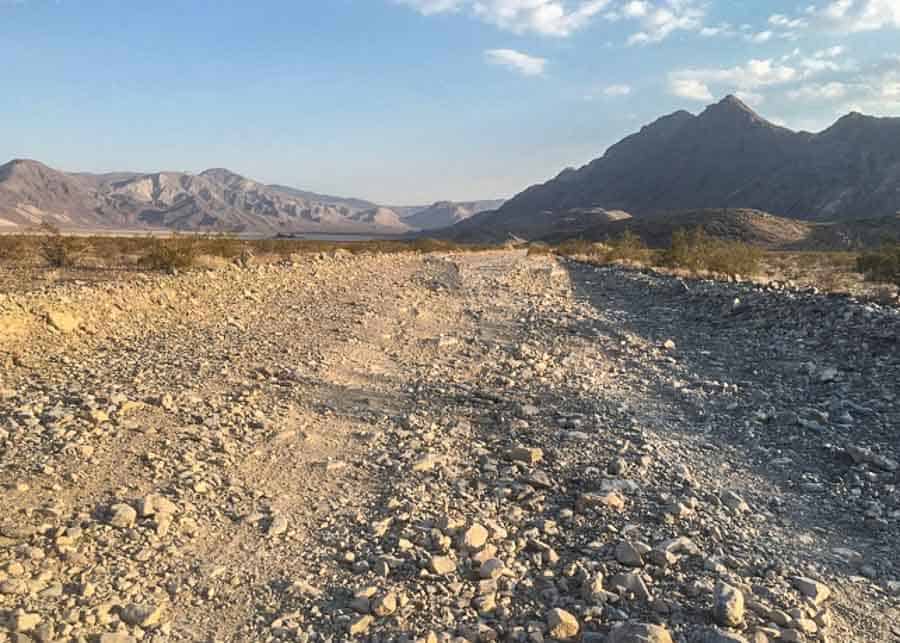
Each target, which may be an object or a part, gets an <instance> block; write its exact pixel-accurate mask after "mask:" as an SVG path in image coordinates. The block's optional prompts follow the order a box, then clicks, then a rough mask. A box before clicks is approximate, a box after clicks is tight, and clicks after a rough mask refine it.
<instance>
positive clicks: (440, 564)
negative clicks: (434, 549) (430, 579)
mask: <svg viewBox="0 0 900 643" xmlns="http://www.w3.org/2000/svg"><path fill="white" fill-rule="evenodd" d="M430 565H431V571H433V572H434V573H435V574H437V575H439V576H446V575H447V574H452V573H453V572H455V571H456V562H454V560H453V559H452V558H450V557H449V556H433V557H432V558H431V563H430Z"/></svg>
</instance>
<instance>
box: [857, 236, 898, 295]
mask: <svg viewBox="0 0 900 643" xmlns="http://www.w3.org/2000/svg"><path fill="white" fill-rule="evenodd" d="M856 270H857V272H860V273H862V274H863V275H865V277H866V279H867V280H869V281H880V282H884V283H892V284H896V285H898V286H900V243H889V244H885V245H883V246H882V247H881V248H880V249H879V250H877V251H875V252H867V253H864V254H862V255H860V256H859V257H858V258H857V260H856Z"/></svg>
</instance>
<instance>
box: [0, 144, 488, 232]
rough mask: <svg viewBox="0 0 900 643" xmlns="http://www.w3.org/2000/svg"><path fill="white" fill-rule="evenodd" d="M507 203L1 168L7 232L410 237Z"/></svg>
mask: <svg viewBox="0 0 900 643" xmlns="http://www.w3.org/2000/svg"><path fill="white" fill-rule="evenodd" d="M500 203H502V202H501V201H485V202H482V201H477V202H465V203H456V202H452V201H442V202H439V203H436V204H434V205H431V206H412V207H407V208H404V209H402V211H400V212H398V211H394V210H393V209H391V208H388V207H383V206H379V205H377V204H375V203H373V202H371V201H366V200H363V199H354V198H345V197H336V196H329V195H323V194H317V193H315V192H309V191H305V190H299V189H296V188H292V187H286V186H283V185H266V184H263V183H260V182H257V181H254V180H253V179H250V178H247V177H245V176H241V175H240V174H236V173H234V172H232V171H230V170H227V169H224V168H213V169H209V170H205V171H204V172H201V173H199V174H190V173H186V172H157V173H152V174H141V173H137V172H111V173H106V174H87V173H66V172H61V171H59V170H55V169H53V168H50V167H48V166H46V165H44V164H43V163H40V162H38V161H32V160H18V159H17V160H13V161H10V162H9V163H6V164H5V165H2V166H0V230H2V229H6V230H11V229H14V228H21V227H29V226H34V225H37V224H40V223H43V222H45V221H46V222H50V223H53V224H56V225H58V226H61V227H63V228H65V229H87V230H90V229H117V230H147V229H168V230H183V231H202V232H207V231H208V232H233V233H253V234H261V235H271V234H293V233H317V232H319V233H353V234H404V233H408V232H412V231H415V230H424V229H431V228H437V227H445V226H447V225H451V224H452V223H455V222H457V221H461V220H463V219H465V218H467V217H469V216H471V215H472V214H474V213H476V212H478V211H480V210H482V209H487V208H494V207H497V206H499V205H500Z"/></svg>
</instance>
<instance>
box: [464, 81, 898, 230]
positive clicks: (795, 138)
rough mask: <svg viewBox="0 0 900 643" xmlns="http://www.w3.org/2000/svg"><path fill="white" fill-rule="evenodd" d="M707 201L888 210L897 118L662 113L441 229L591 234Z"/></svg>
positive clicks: (870, 213) (798, 211) (830, 215)
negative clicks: (808, 125) (799, 119)
mask: <svg viewBox="0 0 900 643" xmlns="http://www.w3.org/2000/svg"><path fill="white" fill-rule="evenodd" d="M710 208H722V209H752V210H757V211H762V212H766V213H770V214H774V215H777V216H779V217H785V218H790V219H797V220H802V221H820V222H821V221H832V222H833V221H851V220H858V219H870V218H878V217H894V216H896V215H897V214H898V212H900V118H876V117H871V116H865V115H863V114H859V113H851V114H848V115H847V116H844V117H843V118H841V119H840V120H838V121H837V122H836V123H834V125H832V126H831V127H829V128H828V129H826V130H824V131H822V132H820V133H818V134H812V133H809V132H795V131H792V130H789V129H787V128H785V127H781V126H778V125H776V124H774V123H771V122H769V121H767V120H766V119H764V118H762V117H761V116H760V115H759V114H757V113H756V112H754V111H753V110H752V109H751V108H749V107H748V106H747V105H746V104H745V103H743V102H742V101H741V100H740V99H738V98H737V97H735V96H727V97H726V98H724V99H723V100H722V101H720V102H719V103H716V104H714V105H710V106H709V107H707V108H706V109H705V110H704V111H703V112H702V113H701V114H699V115H696V116H695V115H693V114H690V113H688V112H686V111H678V112H675V113H673V114H669V115H668V116H664V117H662V118H660V119H658V120H657V121H655V122H653V123H652V124H650V125H647V126H646V127H644V128H642V129H641V130H640V131H639V132H637V133H635V134H632V135H631V136H628V137H627V138H625V139H623V140H622V141H620V142H619V143H616V144H615V145H613V146H612V147H610V148H609V149H608V150H607V151H606V153H605V154H604V155H603V156H602V157H600V158H598V159H595V160H593V161H591V162H590V163H588V164H587V165H585V166H584V167H581V168H579V169H573V168H567V169H565V170H563V171H562V172H561V173H560V174H559V175H558V176H556V177H555V178H553V179H552V180H550V181H548V182H546V183H543V184H541V185H535V186H532V187H530V188H528V189H526V190H525V191H523V192H521V193H520V194H518V195H516V196H515V197H513V198H512V199H510V200H509V201H507V202H506V203H504V204H503V206H501V207H500V208H499V209H497V210H496V211H492V212H485V213H481V214H479V215H477V216H473V217H470V218H468V219H467V220H465V221H462V222H461V223H459V224H457V225H455V226H454V227H453V228H451V229H450V230H448V231H447V232H446V234H447V236H450V237H453V238H456V239H459V240H478V241H485V240H502V239H506V238H509V237H520V238H527V239H540V238H544V237H548V236H550V237H554V238H560V237H566V236H573V235H575V234H576V233H577V234H578V235H585V236H588V237H590V236H596V235H593V234H591V230H592V229H594V228H598V229H605V228H608V227H609V224H610V221H611V219H610V213H620V214H618V215H617V216H618V218H620V219H621V218H622V216H628V215H631V216H633V217H634V218H635V219H646V218H654V217H655V218H659V217H665V216H667V215H668V214H671V213H673V212H680V211H686V210H702V209H710ZM621 213H625V214H624V215H623V214H621ZM619 227H621V224H619Z"/></svg>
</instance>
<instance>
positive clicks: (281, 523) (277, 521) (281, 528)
mask: <svg viewBox="0 0 900 643" xmlns="http://www.w3.org/2000/svg"><path fill="white" fill-rule="evenodd" d="M287 530H288V521H287V518H285V517H284V516H281V515H276V516H274V517H273V518H272V522H271V523H269V530H268V531H267V532H266V533H267V534H268V536H269V538H275V537H276V536H280V535H281V534H283V533H285V532H286V531H287Z"/></svg>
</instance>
